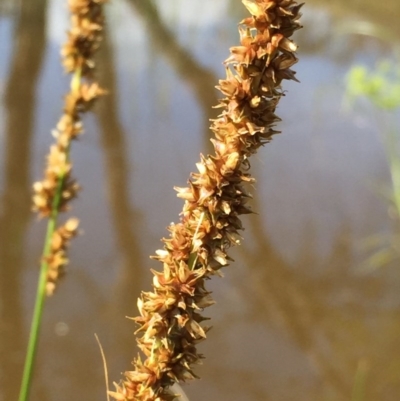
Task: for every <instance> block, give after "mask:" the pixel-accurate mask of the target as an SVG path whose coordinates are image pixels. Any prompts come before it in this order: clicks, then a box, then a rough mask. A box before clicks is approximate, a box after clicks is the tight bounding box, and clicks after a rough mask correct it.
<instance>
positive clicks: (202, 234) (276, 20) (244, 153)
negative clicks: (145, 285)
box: [111, 0, 301, 401]
mask: <svg viewBox="0 0 400 401" xmlns="http://www.w3.org/2000/svg"><path fill="white" fill-rule="evenodd" d="M243 3H244V5H245V6H246V8H247V9H248V10H249V11H250V13H251V17H249V18H246V19H244V20H243V21H241V23H240V28H239V32H240V39H241V45H240V46H237V47H233V48H231V49H230V52H231V55H230V57H229V58H228V59H227V60H226V62H225V63H226V65H227V77H226V79H224V80H221V81H220V83H219V86H218V88H219V90H220V91H221V92H222V93H223V94H224V95H225V96H226V97H225V98H224V99H223V100H222V101H221V103H220V105H219V107H221V108H222V113H221V114H220V116H219V117H218V118H217V119H216V120H214V121H213V123H212V126H211V129H212V131H213V132H214V134H215V139H212V142H213V145H214V148H215V155H214V156H208V157H204V156H201V161H200V162H199V163H198V164H197V169H198V171H199V172H198V173H195V174H192V176H191V180H190V181H189V187H188V188H176V189H177V191H178V196H179V197H180V198H183V199H184V200H185V204H184V207H183V212H182V217H181V221H180V222H179V223H178V224H172V225H171V226H169V228H168V230H169V231H170V236H169V238H167V239H163V242H164V244H165V247H164V249H163V250H159V251H157V255H156V256H155V257H154V258H155V259H157V260H159V261H160V262H162V263H163V271H162V272H156V271H155V272H153V273H154V278H153V291H152V292H144V293H142V295H141V298H140V299H139V300H138V307H139V312H140V316H139V317H137V318H135V319H134V320H135V321H136V322H137V323H138V324H139V326H140V327H139V329H138V330H137V332H138V333H140V337H139V338H138V340H137V341H138V346H139V348H140V349H141V350H142V351H143V353H144V355H145V357H146V359H145V360H144V361H142V359H141V358H140V357H138V358H137V359H136V360H135V361H134V365H135V370H134V371H129V372H126V373H125V378H124V381H123V382H122V383H121V384H120V385H116V391H115V392H112V393H111V394H112V396H113V397H114V398H115V399H117V400H121V401H122V400H123V401H128V400H142V401H162V400H171V399H174V398H175V396H174V395H172V394H171V393H170V392H169V391H168V387H169V386H170V385H171V384H173V382H174V381H185V380H187V379H190V378H193V377H195V374H194V373H193V371H192V365H193V364H195V363H196V362H198V361H199V359H200V358H202V356H201V355H200V354H198V352H197V350H196V344H197V343H198V342H200V341H202V340H203V339H204V338H205V337H206V332H207V327H202V326H201V322H202V321H203V320H204V317H202V315H201V311H202V309H203V308H205V307H207V306H209V305H211V304H213V303H214V302H213V300H212V298H211V296H210V293H209V292H208V291H207V290H206V289H205V287H204V282H205V279H207V278H209V277H210V276H211V275H214V274H217V273H218V271H219V269H220V268H221V267H222V266H224V265H227V264H228V261H229V260H230V259H229V257H228V255H227V249H228V248H229V247H230V246H232V245H236V244H238V243H239V242H240V235H239V233H238V231H239V230H241V229H242V224H241V221H240V219H239V217H238V216H239V215H241V214H244V213H249V212H250V209H249V208H248V207H247V205H246V202H247V200H248V199H249V197H250V195H249V194H248V193H247V192H246V190H245V188H244V186H243V184H244V183H246V182H252V181H254V179H253V178H252V177H251V176H250V175H249V174H248V173H247V172H246V171H247V170H248V168H249V162H248V158H249V156H250V155H252V154H253V153H255V152H256V150H257V149H258V148H259V147H260V146H262V145H263V144H265V143H267V142H269V141H270V139H271V137H272V135H273V134H275V133H277V131H275V130H274V129H273V127H274V125H275V123H276V122H277V121H279V118H278V117H277V116H276V115H275V109H276V106H277V103H278V101H279V99H280V97H281V96H282V90H281V87H280V84H281V81H282V80H283V79H295V75H294V74H295V73H294V72H293V71H292V70H290V67H291V66H292V65H293V64H295V63H296V62H297V58H296V56H295V55H294V52H295V51H296V49H297V46H296V45H295V44H294V43H293V42H292V41H291V40H290V39H289V37H290V36H291V35H292V34H293V32H294V31H295V30H297V29H298V28H300V27H301V26H300V23H299V21H298V20H299V18H300V13H299V10H300V8H301V5H299V4H297V3H296V2H295V1H292V0H274V1H268V0H253V1H250V0H243Z"/></svg>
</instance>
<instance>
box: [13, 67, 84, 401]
mask: <svg viewBox="0 0 400 401" xmlns="http://www.w3.org/2000/svg"><path fill="white" fill-rule="evenodd" d="M80 81H81V71H80V69H79V70H78V71H76V72H75V73H74V75H73V77H72V80H71V91H77V90H78V89H79V87H80ZM69 150H70V145H68V147H67V149H66V150H65V152H66V155H67V160H68V159H69ZM64 179H65V172H63V173H61V174H60V176H59V178H58V183H57V189H56V192H55V195H54V199H53V202H52V206H51V215H50V218H49V221H48V223H47V231H46V237H45V241H44V247H43V256H42V262H41V264H40V274H39V281H38V286H37V292H36V300H35V307H34V310H33V317H32V323H31V330H30V333H29V342H28V350H27V351H26V357H25V364H24V372H23V375H22V382H21V388H20V393H19V398H18V401H27V400H28V398H29V390H30V387H31V381H32V374H33V367H34V364H35V357H36V351H37V345H38V339H39V330H40V326H41V321H42V314H43V306H44V300H45V298H46V283H47V271H48V268H49V264H48V262H47V257H48V256H49V254H50V251H51V239H52V237H53V233H54V231H55V230H56V225H57V218H58V214H59V207H60V203H61V192H62V188H63V184H64Z"/></svg>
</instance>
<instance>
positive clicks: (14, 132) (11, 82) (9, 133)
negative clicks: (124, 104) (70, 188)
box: [0, 0, 47, 400]
mask: <svg viewBox="0 0 400 401" xmlns="http://www.w3.org/2000/svg"><path fill="white" fill-rule="evenodd" d="M46 5H47V2H46V0H33V1H32V0H22V1H21V2H20V9H19V13H18V18H17V20H16V21H15V30H14V46H13V54H12V58H11V60H10V69H9V71H10V74H9V76H8V81H7V84H6V87H5V95H4V105H5V109H6V125H5V142H4V162H3V171H4V187H3V192H2V209H1V211H2V214H1V216H0V218H1V220H0V227H1V229H0V269H1V270H0V271H1V273H0V274H1V280H0V296H1V301H0V305H1V308H0V322H1V323H0V344H1V345H0V388H1V389H2V390H1V391H0V399H2V400H3V399H4V400H6V399H14V398H15V389H16V388H18V387H19V382H20V378H21V366H22V362H23V360H24V349H25V346H26V345H25V343H26V335H25V333H26V331H25V319H24V313H23V310H24V308H23V305H22V297H23V291H22V287H21V284H22V275H23V271H24V267H25V266H24V263H25V262H27V263H28V264H29V265H31V264H32V263H33V261H25V259H24V257H25V254H26V253H25V249H26V247H25V230H26V228H27V224H28V221H29V218H30V203H31V201H30V188H31V183H30V178H31V175H30V167H31V143H32V134H33V124H34V113H35V90H36V82H37V79H38V76H39V74H40V70H41V66H42V59H43V53H44V49H45V43H46V40H45V12H46ZM27 67H28V68H27ZM29 310H31V308H29ZM43 399H46V397H43Z"/></svg>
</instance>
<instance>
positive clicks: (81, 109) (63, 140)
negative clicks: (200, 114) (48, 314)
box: [19, 0, 106, 401]
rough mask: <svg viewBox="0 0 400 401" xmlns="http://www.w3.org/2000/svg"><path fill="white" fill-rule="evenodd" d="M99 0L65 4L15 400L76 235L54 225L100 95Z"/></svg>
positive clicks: (69, 227)
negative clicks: (62, 81)
mask: <svg viewBox="0 0 400 401" xmlns="http://www.w3.org/2000/svg"><path fill="white" fill-rule="evenodd" d="M105 1H106V0H69V2H68V5H69V9H70V12H71V28H70V30H69V32H68V39H67V42H66V43H65V44H64V46H63V48H62V52H61V53H62V56H63V65H64V67H65V70H66V72H68V73H70V74H72V79H71V87H70V91H69V93H68V94H67V95H66V97H65V103H64V112H63V114H62V116H61V118H60V120H59V122H58V124H57V127H56V129H55V130H54V131H53V136H54V138H55V143H54V144H53V145H52V146H51V147H50V151H49V154H48V156H47V164H46V168H45V172H44V178H43V179H42V181H39V182H36V183H35V184H34V186H33V189H34V196H33V209H34V210H35V211H36V212H37V213H38V215H39V216H40V217H45V218H47V219H48V222H47V232H46V237H45V241H44V249H43V254H42V261H41V266H40V276H39V281H38V288H37V294H36V301H35V307H34V312H33V318H32V325H31V331H30V335H29V344H28V350H27V354H26V360H25V365H24V372H23V378H22V384H21V389H20V395H19V401H25V400H27V399H28V396H29V389H30V384H31V379H32V372H33V366H34V361H35V355H36V350H37V343H38V337H39V329H40V324H41V317H42V312H43V306H44V300H45V297H46V295H51V294H52V293H53V292H54V289H55V287H56V284H57V281H58V279H59V277H60V276H61V275H62V274H63V272H64V267H65V265H66V264H67V263H68V258H67V248H68V246H69V242H70V240H71V239H72V238H73V237H74V236H75V235H76V234H77V229H78V224H79V222H78V219H76V218H71V219H68V220H67V221H66V222H65V223H63V224H59V223H58V217H59V214H60V212H64V211H66V210H67V209H68V206H69V202H70V201H71V199H73V198H74V197H75V196H76V194H77V191H78V190H79V186H78V184H77V183H76V181H75V180H74V179H73V178H72V174H71V173H72V162H71V160H70V157H69V154H70V148H71V143H72V141H74V140H76V139H77V138H78V137H79V135H80V134H81V133H82V132H83V128H82V121H81V116H82V114H83V113H85V112H86V111H87V110H89V108H90V107H91V105H92V104H93V102H94V101H95V100H96V99H97V98H98V97H99V96H100V95H101V94H102V93H103V91H102V90H101V89H100V87H99V85H98V84H97V83H96V82H95V80H94V77H93V72H94V60H93V56H94V53H95V51H96V49H97V47H98V45H99V41H100V38H101V31H102V26H103V22H104V17H103V4H104V3H105Z"/></svg>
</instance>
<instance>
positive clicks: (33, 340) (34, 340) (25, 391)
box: [18, 174, 64, 401]
mask: <svg viewBox="0 0 400 401" xmlns="http://www.w3.org/2000/svg"><path fill="white" fill-rule="evenodd" d="M63 181H64V174H62V175H60V177H59V181H58V187H57V191H56V194H55V197H54V200H53V205H52V212H51V216H50V219H49V221H48V223H47V231H46V237H45V241H44V247H43V256H42V262H41V264H40V275H39V281H38V287H37V292H36V300H35V308H34V311H33V317H32V324H31V330H30V333H29V342H28V350H27V352H26V358H25V365H24V372H23V376H22V383H21V389H20V393H19V398H18V401H26V400H28V397H29V390H30V386H31V380H32V373H33V366H34V363H35V357H36V350H37V344H38V338H39V330H40V325H41V321H42V314H43V306H44V299H45V297H46V282H47V271H48V267H49V266H48V262H47V260H46V256H48V254H49V252H50V247H51V238H52V236H53V233H54V231H55V229H56V223H57V217H58V212H59V210H58V206H59V204H60V200H61V190H62V186H63Z"/></svg>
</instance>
